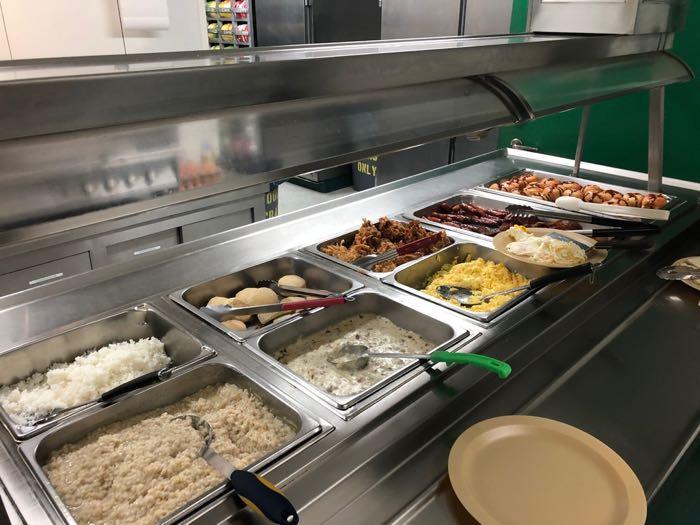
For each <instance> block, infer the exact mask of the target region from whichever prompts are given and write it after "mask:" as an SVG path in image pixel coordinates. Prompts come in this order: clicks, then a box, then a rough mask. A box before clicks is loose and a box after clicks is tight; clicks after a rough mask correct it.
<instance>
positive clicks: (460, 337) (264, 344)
mask: <svg viewBox="0 0 700 525" xmlns="http://www.w3.org/2000/svg"><path fill="white" fill-rule="evenodd" d="M351 296H352V297H353V298H354V299H355V300H354V301H352V302H350V303H348V304H346V305H343V306H342V307H338V308H327V309H325V310H324V311H322V312H319V313H317V314H314V315H312V316H308V317H303V318H300V319H297V320H295V321H293V322H291V323H289V324H288V325H287V326H284V327H280V328H278V329H277V330H274V331H272V332H269V333H267V334H264V335H263V336H261V337H260V338H258V339H257V340H256V341H248V344H249V345H250V346H251V348H252V349H253V351H255V352H256V353H257V354H258V355H260V356H261V357H263V358H264V359H265V360H266V361H268V362H269V363H271V364H272V366H273V367H275V368H276V369H277V370H279V371H280V372H281V373H282V375H283V376H285V377H286V378H287V379H289V380H290V381H291V382H292V383H293V384H295V385H297V386H299V387H301V388H304V389H305V390H307V391H308V392H310V393H311V394H312V395H314V396H315V397H317V398H318V399H321V400H322V401H324V402H325V403H327V404H329V405H331V406H332V407H334V408H336V409H338V410H347V409H349V408H351V407H353V406H354V405H356V404H357V403H358V402H360V401H361V400H363V399H365V398H367V397H368V396H370V395H372V394H373V393H375V392H377V391H378V390H380V389H382V388H384V387H385V386H387V385H389V384H391V383H393V382H395V381H396V380H397V379H398V378H399V377H401V376H402V375H404V374H406V373H407V372H408V371H409V370H411V369H413V368H416V367H417V366H420V364H419V363H411V364H409V365H407V366H405V367H403V368H401V369H399V370H396V371H395V372H393V373H392V374H390V375H388V376H386V377H385V378H384V379H382V380H381V381H379V382H378V383H375V384H374V385H372V386H371V387H370V388H368V389H366V390H364V391H362V392H360V393H358V394H354V395H351V396H336V395H333V394H330V393H328V392H325V391H323V390H321V389H320V388H318V387H317V386H315V385H313V384H312V383H311V382H309V381H307V380H306V379H304V378H302V377H300V376H298V375H297V374H295V373H294V372H292V371H291V370H290V369H289V368H287V367H286V366H284V365H283V364H282V363H280V362H279V361H277V359H275V358H274V357H273V355H274V353H275V352H276V351H277V350H280V349H281V348H284V347H285V346H287V345H288V344H290V343H292V342H293V341H295V340H298V339H300V338H301V337H303V336H304V335H305V334H311V333H314V332H317V331H319V330H323V329H324V328H326V327H328V326H330V325H333V324H336V323H338V322H340V321H342V320H344V319H347V318H349V317H353V316H355V315H357V314H363V313H364V314H378V315H381V316H384V317H386V318H387V319H389V320H391V321H392V322H393V323H395V324H396V325H398V326H401V327H403V328H406V329H408V330H412V331H414V332H416V333H418V334H419V335H421V336H422V337H423V338H425V339H427V340H428V341H431V342H434V343H435V350H437V349H441V350H443V349H449V348H452V347H454V346H455V345H456V344H457V343H459V342H463V341H465V340H467V339H468V338H470V337H471V336H476V335H477V334H472V333H470V332H469V331H467V330H466V329H465V328H464V326H461V325H459V324H457V323H456V322H455V321H453V320H450V319H444V320H438V319H435V318H434V317H431V316H429V315H426V314H425V313H422V312H420V311H418V310H415V309H413V308H411V307H409V306H406V305H405V304H401V303H400V302H398V301H397V300H394V299H392V298H390V297H389V296H387V295H386V294H383V293H381V292H377V291H368V290H361V291H358V292H353V293H352V294H351Z"/></svg>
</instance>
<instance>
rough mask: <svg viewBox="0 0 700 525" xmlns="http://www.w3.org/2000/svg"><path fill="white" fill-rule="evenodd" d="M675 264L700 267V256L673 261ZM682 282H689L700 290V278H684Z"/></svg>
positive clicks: (692, 286)
mask: <svg viewBox="0 0 700 525" xmlns="http://www.w3.org/2000/svg"><path fill="white" fill-rule="evenodd" d="M673 266H690V267H691V268H698V269H700V257H685V258H683V259H678V260H677V261H676V262H674V263H673ZM681 282H682V283H684V284H687V285H688V286H690V287H691V288H695V289H696V290H700V279H682V280H681Z"/></svg>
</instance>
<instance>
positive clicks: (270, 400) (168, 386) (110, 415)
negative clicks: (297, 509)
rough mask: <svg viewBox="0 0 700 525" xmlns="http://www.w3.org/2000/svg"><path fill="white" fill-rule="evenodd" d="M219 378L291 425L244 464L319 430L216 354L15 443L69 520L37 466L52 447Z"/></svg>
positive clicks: (170, 519) (209, 495)
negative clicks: (288, 433) (284, 438)
mask: <svg viewBox="0 0 700 525" xmlns="http://www.w3.org/2000/svg"><path fill="white" fill-rule="evenodd" d="M223 382H226V383H233V384H235V385H237V386H240V387H241V388H245V389H247V390H248V391H250V392H253V393H255V394H256V395H258V396H259V397H260V398H261V399H262V400H263V401H264V402H265V404H266V405H267V406H268V407H269V408H270V409H271V410H272V411H273V413H275V415H277V416H279V417H281V418H284V419H286V420H287V421H288V422H290V423H291V424H292V425H293V426H294V427H295V428H296V430H297V433H296V436H295V437H294V439H292V440H291V441H289V442H288V443H285V444H283V445H282V446H281V447H279V448H278V449H276V450H275V451H273V452H271V453H270V454H267V455H266V456H264V457H261V458H260V459H259V460H257V461H256V462H255V463H254V464H252V465H248V466H247V467H246V469H247V470H251V471H259V470H261V469H263V468H264V467H266V466H267V465H269V464H270V463H272V462H273V461H275V460H276V459H278V458H280V457H281V456H282V455H284V454H287V453H288V452H290V451H291V450H292V449H294V448H295V447H298V446H299V445H301V444H302V443H303V442H304V441H306V440H307V439H309V438H311V437H312V436H313V435H315V434H317V433H319V432H320V431H321V428H322V427H321V423H320V422H319V421H317V420H315V419H314V418H313V417H311V415H310V414H309V413H308V412H306V410H304V409H303V408H301V407H299V406H298V405H296V404H294V403H293V402H292V401H291V400H287V399H286V398H282V397H281V396H280V395H278V394H275V393H273V392H272V391H270V390H268V389H267V388H266V387H264V386H262V385H261V384H259V383H257V382H256V381H254V380H253V379H251V378H249V377H248V376H246V375H244V374H243V373H242V372H240V371H239V370H238V369H237V368H235V367H234V366H233V365H231V364H228V363H225V362H223V361H222V360H221V359H218V358H217V359H215V361H212V362H209V363H204V364H201V365H200V366H198V367H196V368H194V369H192V370H190V371H188V372H186V373H183V374H179V375H177V376H175V377H173V378H171V379H168V380H167V381H165V382H163V383H160V384H158V385H155V386H152V387H149V388H147V389H145V390H143V391H141V392H138V393H137V394H135V395H133V396H131V397H129V398H127V399H124V400H123V401H120V402H119V403H117V404H115V405H112V406H109V407H107V408H104V409H101V410H94V411H92V412H91V413H89V414H86V415H85V416H84V417H83V418H81V419H77V420H75V421H71V422H67V423H66V424H63V425H61V426H58V427H56V428H54V429H53V430H51V431H49V432H47V433H46V434H44V435H41V436H36V437H34V438H32V439H29V440H28V441H25V442H23V443H21V444H20V446H19V448H20V452H21V454H22V456H23V457H24V459H25V461H26V462H27V464H28V465H29V467H30V469H31V471H32V473H33V474H34V476H35V477H36V479H37V481H38V482H39V484H40V486H41V488H42V490H43V491H44V493H45V494H46V495H47V496H48V497H49V499H50V500H51V502H52V503H53V505H54V506H55V507H56V509H57V510H58V511H59V512H60V514H61V515H62V516H63V518H64V519H65V521H66V522H67V523H69V524H75V523H76V522H75V520H74V519H73V517H72V516H71V514H70V512H69V510H68V509H67V508H66V506H65V505H64V504H63V502H62V501H61V499H60V498H59V496H58V494H57V493H56V491H55V490H54V488H53V487H52V485H51V483H50V482H49V479H48V477H47V476H46V474H45V473H44V470H43V468H42V465H43V464H45V463H46V461H47V459H48V458H49V456H50V454H51V452H52V451H55V450H57V449H59V448H60V447H62V446H63V445H65V444H68V443H73V442H76V441H78V440H80V439H81V438H83V437H85V435H87V434H89V433H90V432H92V431H94V430H96V429H98V428H100V427H102V426H105V425H108V424H110V423H113V422H116V421H121V420H124V419H127V418H129V417H131V416H135V415H137V414H141V413H144V412H148V411H150V410H154V409H157V408H160V407H164V406H166V405H170V404H172V403H175V402H177V401H179V400H180V399H182V398H184V397H186V396H188V395H190V394H193V393H195V392H197V391H198V390H200V389H202V388H204V387H206V386H208V385H212V384H216V383H223ZM226 490H227V487H226V485H225V484H223V483H222V484H221V485H220V486H218V487H215V488H214V489H212V490H210V491H208V492H206V493H204V494H202V495H201V496H200V497H198V498H197V499H196V500H193V501H191V502H190V503H188V504H187V505H186V506H185V507H183V508H181V509H178V510H177V511H175V512H174V513H172V514H170V515H169V516H167V517H166V518H164V519H163V520H162V521H161V523H174V522H176V521H178V520H179V519H181V518H182V517H183V516H185V515H187V514H189V513H190V512H192V511H193V510H194V509H196V508H198V507H199V506H202V505H205V504H206V503H207V502H209V501H211V500H212V499H214V498H216V497H217V496H219V495H221V494H223V493H224V492H225V491H226Z"/></svg>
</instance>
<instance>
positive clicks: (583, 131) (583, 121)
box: [572, 106, 591, 177]
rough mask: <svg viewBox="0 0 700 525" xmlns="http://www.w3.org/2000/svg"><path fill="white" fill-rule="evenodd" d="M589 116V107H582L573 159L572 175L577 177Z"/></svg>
mask: <svg viewBox="0 0 700 525" xmlns="http://www.w3.org/2000/svg"><path fill="white" fill-rule="evenodd" d="M590 116H591V106H583V114H582V115H581V124H580V125H579V128H578V142H577V143H576V157H575V158H574V171H573V173H572V175H573V176H574V177H578V174H579V172H580V171H581V160H582V159H583V147H584V146H585V145H586V131H587V130H588V119H589V118H590Z"/></svg>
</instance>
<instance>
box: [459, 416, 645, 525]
mask: <svg viewBox="0 0 700 525" xmlns="http://www.w3.org/2000/svg"><path fill="white" fill-rule="evenodd" d="M449 476H450V482H451V483H452V487H453V488H454V491H455V493H456V494H457V497H458V498H459V500H460V501H461V502H462V505H464V507H465V508H466V509H467V510H468V511H469V513H470V514H471V515H472V517H474V518H475V519H476V520H477V521H478V522H479V523H481V524H482V525H515V524H517V525H563V524H566V525H598V524H599V525H608V524H609V525H643V523H644V521H645V520H646V513H647V506H646V498H645V496H644V491H643V490H642V486H641V484H640V483H639V480H638V479H637V477H636V476H635V474H634V473H633V472H632V469H630V467H629V466H628V465H627V463H625V462H624V461H623V460H622V458H620V456H618V455H617V454H616V453H615V452H614V451H613V450H612V449H611V448H610V447H608V446H607V445H605V444H603V443H602V442H601V441H599V440H597V439H596V438H594V437H593V436H591V435H590V434H587V433H586V432H583V431H582V430H579V429H578V428H575V427H572V426H570V425H566V424H564V423H560V422H558V421H554V420H551V419H546V418H541V417H534V416H505V417H497V418H493V419H488V420H486V421H482V422H481V423H478V424H476V425H474V426H473V427H471V428H469V429H468V430H466V431H465V432H464V433H463V434H462V435H461V436H460V437H459V438H458V439H457V441H456V442H455V444H454V445H453V446H452V450H451V451H450V458H449Z"/></svg>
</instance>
